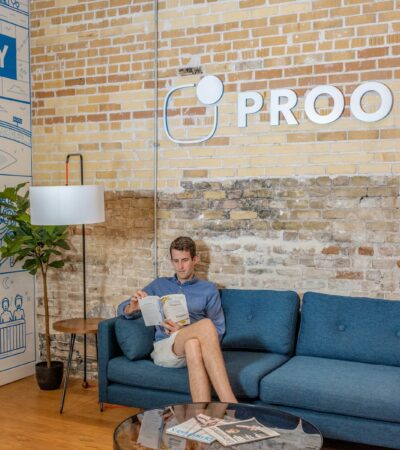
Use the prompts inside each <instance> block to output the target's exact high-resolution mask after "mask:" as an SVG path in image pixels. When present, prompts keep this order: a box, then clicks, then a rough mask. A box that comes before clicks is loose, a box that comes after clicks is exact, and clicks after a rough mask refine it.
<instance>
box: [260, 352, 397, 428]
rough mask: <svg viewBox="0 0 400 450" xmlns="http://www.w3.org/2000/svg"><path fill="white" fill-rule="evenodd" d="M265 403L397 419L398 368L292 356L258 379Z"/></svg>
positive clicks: (391, 419) (349, 414) (381, 418)
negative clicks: (280, 365)
mask: <svg viewBox="0 0 400 450" xmlns="http://www.w3.org/2000/svg"><path fill="white" fill-rule="evenodd" d="M260 398H261V400H262V401H263V402H265V403H270V404H273V405H282V406H290V407H295V408H303V409H307V410H313V411H319V412H325V413H331V414H342V415H346V416H354V417H361V418H366V419H374V420H386V421H389V422H400V401H399V399H400V368H398V367H394V366H383V365H375V364H365V363H358V362H352V361H341V360H333V359H326V358H314V357H309V356H295V357H293V358H291V359H290V360H289V361H288V362H287V363H285V364H284V365H283V366H282V367H279V368H278V369H277V370H275V371H274V372H272V373H270V374H268V375H267V376H266V377H264V378H263V379H262V380H261V384H260Z"/></svg>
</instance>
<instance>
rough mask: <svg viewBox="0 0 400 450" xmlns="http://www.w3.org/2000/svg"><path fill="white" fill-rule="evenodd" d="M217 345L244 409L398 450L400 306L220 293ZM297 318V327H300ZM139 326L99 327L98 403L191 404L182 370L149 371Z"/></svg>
mask: <svg viewBox="0 0 400 450" xmlns="http://www.w3.org/2000/svg"><path fill="white" fill-rule="evenodd" d="M221 299H222V306H223V309H224V312H225V318H226V334H225V336H224V339H223V341H222V344H221V345H222V349H223V353H224V358H225V362H226V366H227V370H228V374H229V378H230V380H231V383H232V386H233V389H234V392H235V394H236V395H237V397H238V399H239V400H240V401H242V402H246V403H256V404H261V405H262V404H265V405H269V406H271V405H273V406H275V407H277V408H279V409H282V410H285V411H288V412H291V413H293V414H296V415H298V416H301V417H304V418H305V419H307V420H309V421H310V422H311V423H313V424H314V425H316V426H317V427H318V428H319V429H320V430H321V432H322V434H323V436H324V437H329V438H333V439H341V440H346V441H353V442H358V443H364V444H371V445H380V446H385V447H388V448H395V449H400V302H395V301H387V300H380V299H367V298H355V297H343V296H334V295H327V294H319V293H313V292H308V293H306V294H305V295H304V297H303V302H302V308H301V314H300V312H299V309H300V299H299V297H298V295H297V294H296V293H295V292H292V291H268V290H235V289H224V290H222V291H221ZM299 319H300V320H299ZM152 340H153V329H152V327H145V326H144V323H143V321H142V319H137V320H130V321H129V320H125V319H123V318H121V317H120V318H115V319H110V320H107V321H104V322H102V323H101V324H100V326H99V400H100V402H101V403H115V404H122V405H128V406H136V407H140V408H152V407H156V406H160V405H165V404H168V403H178V402H188V401H190V394H189V384H188V378H187V370H186V368H180V369H167V368H163V367H158V366H155V365H154V364H153V362H152V361H151V359H150V357H149V354H150V352H151V350H152Z"/></svg>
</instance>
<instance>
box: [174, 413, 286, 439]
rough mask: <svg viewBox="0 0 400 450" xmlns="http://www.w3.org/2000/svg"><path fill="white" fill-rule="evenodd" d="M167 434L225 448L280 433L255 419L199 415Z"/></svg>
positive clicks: (176, 426)
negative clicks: (218, 444)
mask: <svg viewBox="0 0 400 450" xmlns="http://www.w3.org/2000/svg"><path fill="white" fill-rule="evenodd" d="M166 433H167V434H172V435H174V436H179V437H182V438H185V439H192V440H194V441H199V442H203V443H205V444H211V443H213V442H214V441H215V440H217V441H218V442H219V443H220V444H222V445H224V446H228V445H236V444H245V443H247V442H253V441H258V440H261V439H268V438H272V437H276V436H279V433H277V432H275V431H274V430H271V429H270V428H267V427H265V426H264V425H262V424H261V423H260V422H258V421H257V420H256V419H255V418H254V417H253V418H251V419H247V420H237V419H235V418H233V417H229V416H225V417H224V418H223V419H217V418H213V417H210V416H207V415H205V414H198V415H197V416H196V417H192V418H191V419H189V420H187V421H185V422H182V423H180V424H178V425H175V426H173V427H171V428H168V429H167V431H166Z"/></svg>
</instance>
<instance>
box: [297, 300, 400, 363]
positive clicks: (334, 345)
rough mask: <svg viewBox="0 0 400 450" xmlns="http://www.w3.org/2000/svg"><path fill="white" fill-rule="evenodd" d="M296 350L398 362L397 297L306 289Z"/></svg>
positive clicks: (399, 304) (399, 315)
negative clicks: (350, 294)
mask: <svg viewBox="0 0 400 450" xmlns="http://www.w3.org/2000/svg"><path fill="white" fill-rule="evenodd" d="M296 354H297V355H305V356H318V357H326V358H333V359H345V360H349V361H358V362H365V363H372V364H384V365H394V366H400V301H391V300H381V299H370V298H358V297H343V296H338V295H327V294H318V293H315V292H307V293H306V294H304V298H303V305H302V309H301V323H300V331H299V339H298V343H297V348H296Z"/></svg>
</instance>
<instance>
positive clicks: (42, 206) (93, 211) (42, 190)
mask: <svg viewBox="0 0 400 450" xmlns="http://www.w3.org/2000/svg"><path fill="white" fill-rule="evenodd" d="M29 196H30V206H31V223H32V224H33V225H78V224H87V223H98V222H104V220H105V218H104V187H103V186H94V185H80V186H75V185H74V186H32V187H30V188H29Z"/></svg>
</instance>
